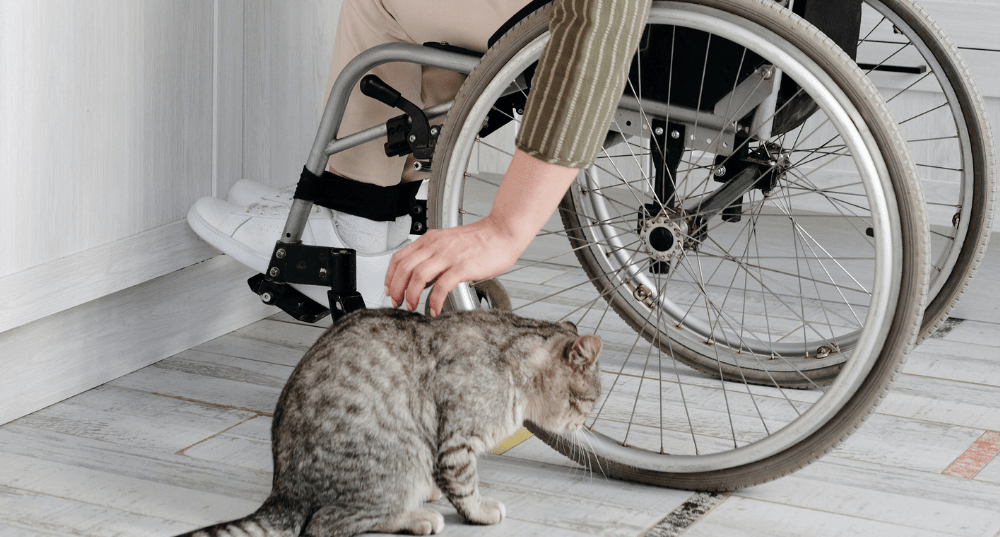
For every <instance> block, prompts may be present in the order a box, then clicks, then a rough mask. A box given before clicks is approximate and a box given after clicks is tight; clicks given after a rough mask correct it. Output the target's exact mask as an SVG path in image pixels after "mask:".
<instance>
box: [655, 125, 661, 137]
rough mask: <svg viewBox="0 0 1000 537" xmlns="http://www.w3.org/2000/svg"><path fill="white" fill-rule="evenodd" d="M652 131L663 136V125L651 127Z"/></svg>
mask: <svg viewBox="0 0 1000 537" xmlns="http://www.w3.org/2000/svg"><path fill="white" fill-rule="evenodd" d="M653 132H654V133H655V134H656V135H657V136H663V127H656V128H655V129H653Z"/></svg>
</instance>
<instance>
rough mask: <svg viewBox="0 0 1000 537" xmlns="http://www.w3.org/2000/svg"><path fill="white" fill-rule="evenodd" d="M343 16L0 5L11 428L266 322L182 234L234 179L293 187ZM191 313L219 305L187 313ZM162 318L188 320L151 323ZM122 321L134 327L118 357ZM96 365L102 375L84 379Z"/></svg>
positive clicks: (323, 11) (4, 393)
mask: <svg viewBox="0 0 1000 537" xmlns="http://www.w3.org/2000/svg"><path fill="white" fill-rule="evenodd" d="M339 10H340V0H283V1H281V2H273V1H272V2H267V1H265V0H86V1H84V0H0V118H2V119H0V192H2V195H0V231H2V233H0V297H2V300H0V371H3V372H4V373H3V374H0V423H3V422H4V421H7V420H9V419H12V418H13V417H16V415H19V414H20V413H24V412H29V411H31V410H34V409H35V408H37V407H38V406H39V405H41V404H48V403H50V402H54V401H53V397H55V396H59V397H65V396H68V395H72V394H73V393H77V392H78V391H80V390H82V389H87V388H89V387H91V386H93V385H96V384H99V383H101V382H105V381H107V380H110V378H113V376H108V375H120V374H123V373H125V372H128V370H130V369H134V368H136V367H141V366H143V365H145V364H147V363H151V362H152V361H155V360H158V359H160V358H163V357H165V356H167V355H169V353H173V352H178V351H180V350H183V349H184V348H188V347H190V346H192V345H196V344H198V343H200V342H201V341H204V340H205V339H208V338H211V337H216V336H217V335H220V334H222V333H225V332H228V331H230V330H232V329H234V328H237V327H238V326H242V325H243V324H246V323H248V322H252V321H253V320H255V319H256V318H260V317H261V316H263V315H266V314H268V313H269V312H271V311H272V310H271V309H268V308H264V307H263V306H261V305H259V301H258V300H257V299H256V297H254V296H253V295H252V293H250V292H249V291H248V290H247V289H246V285H245V283H244V281H245V279H246V277H247V274H244V273H243V271H242V269H241V268H239V267H238V266H236V265H235V264H232V263H228V262H225V260H224V259H221V260H219V261H215V260H213V261H212V262H210V263H208V264H201V265H196V264H197V263H200V262H202V261H205V260H207V259H210V258H214V257H215V256H217V255H218V253H217V252H215V251H214V250H213V249H211V248H210V247H208V246H207V245H205V244H204V243H203V242H202V241H200V240H199V239H198V238H197V237H196V236H195V235H194V234H193V233H192V232H191V231H190V230H189V228H188V226H187V223H186V221H185V215H186V213H187V210H188V209H189V208H190V206H191V205H192V204H193V203H194V202H195V200H197V199H198V198H199V197H201V196H208V195H213V194H215V195H218V196H220V197H224V196H225V193H226V192H227V191H228V188H229V186H230V185H232V184H233V183H234V182H235V181H237V180H238V179H239V178H241V177H250V178H253V179H257V180H261V181H264V182H267V183H270V184H273V185H282V186H283V185H287V184H291V183H294V182H295V181H296V180H297V179H298V174H299V170H300V169H301V167H302V165H303V164H304V163H305V159H306V156H307V155H308V153H309V148H310V146H311V144H312V140H313V137H314V135H315V129H316V126H317V125H318V122H319V115H320V112H321V109H322V103H321V102H320V101H321V100H322V97H323V91H324V89H325V84H326V78H327V68H328V66H329V58H330V54H331V51H332V48H333V35H334V32H335V30H336V24H337V13H338V12H339ZM182 269H183V270H182ZM177 271H181V272H177ZM227 271H228V273H231V274H232V276H231V277H226V276H225V275H226V274H227ZM168 275H170V276H168ZM178 275H181V276H178ZM161 280H162V281H163V282H165V281H168V280H169V281H171V282H173V283H171V285H172V286H173V288H171V287H170V286H167V285H165V284H162V283H158V282H161ZM187 286H190V288H187ZM198 286H202V287H205V289H203V290H202V291H200V292H198V293H195V294H193V295H192V293H191V289H192V288H197V287H198ZM180 287H186V288H184V289H181V288H180ZM137 296H142V297H144V300H147V301H148V308H147V307H145V306H144V305H143V304H142V303H139V302H136V301H135V297H137ZM194 296H198V297H203V298H209V297H213V296H215V297H216V298H217V300H216V301H214V302H213V301H212V300H209V301H207V302H205V301H204V300H203V301H202V302H200V304H201V305H200V306H196V305H195V303H193V302H184V301H182V300H181V299H180V297H186V298H185V300H192V297H194ZM212 304H216V305H218V310H216V311H213V308H211V307H208V308H206V307H205V306H206V305H212ZM167 306H169V307H172V308H173V310H174V311H175V312H179V315H172V316H171V315H167V316H166V317H164V318H157V319H152V318H148V317H149V316H148V315H144V312H143V310H147V311H146V312H145V313H148V312H149V311H160V312H161V313H163V312H165V311H167V310H169V309H170V308H169V307H167ZM124 307H127V308H132V309H133V310H134V314H133V315H126V317H125V318H126V319H135V320H136V322H135V326H134V327H132V329H131V330H126V331H121V330H119V331H117V332H115V335H114V337H115V338H117V339H119V340H122V339H124V340H125V341H124V342H123V341H107V338H108V337H110V334H111V333H112V332H108V331H107V330H106V328H107V326H106V325H107V324H108V322H118V323H120V322H122V308H124ZM165 308H166V309H165ZM81 312H87V314H86V315H81ZM69 319H72V323H71V324H69V325H67V324H65V323H63V322H60V321H61V320H69ZM102 319H103V320H102ZM112 319H114V321H112ZM143 319H145V321H143ZM41 327H47V328H46V330H40V328H41ZM118 328H120V327H118ZM154 336H155V337H154ZM69 337H72V338H76V341H73V345H70V346H67V345H66V338H69ZM157 339H159V340H164V341H167V340H169V341H170V342H171V343H170V344H169V345H156V344H154V343H155V341H157ZM129 340H132V341H133V342H146V343H144V344H142V345H138V346H136V345H131V346H129V345H127V343H128V342H129ZM123 343H125V345H124V347H123ZM178 347H179V348H178ZM122 348H128V349H129V351H128V352H127V353H122V352H121V349H122ZM53 353H58V354H61V356H58V357H54V356H51V355H52V354H53ZM60 360H61V361H60ZM108 361H112V362H115V363H116V364H117V366H116V367H111V368H104V369H102V367H103V366H104V365H105V364H106V363H107V362H108ZM88 363H91V364H92V365H94V367H92V368H90V369H91V370H106V374H99V375H96V376H94V375H82V374H80V371H84V370H88V368H87V367H86V365H87V364H88ZM32 364H36V365H35V366H32ZM41 364H48V365H47V366H46V367H45V370H44V371H43V370H42V369H41ZM60 364H61V365H60ZM49 366H51V367H49ZM70 371H73V372H74V373H73V374H72V375H70V376H69V377H68V378H64V377H67V374H68V372H70ZM85 376H86V377H88V378H87V379H86V380H81V381H79V382H76V381H75V380H74V379H80V378H82V377H85ZM105 377H107V378H105ZM27 386H30V387H31V391H32V392H33V393H35V395H32V394H29V393H27V391H26V390H27V388H26V387H27ZM50 386H51V387H52V388H51V389H48V387H50ZM39 392H43V393H41V395H38V393H39ZM48 392H52V393H51V394H50V393H48ZM53 394H56V395H53ZM36 395H38V396H37V397H36ZM32 398H34V399H37V401H38V402H37V403H35V402H31V401H30V400H32ZM15 401H16V404H14V402H15ZM26 401H27V402H26ZM14 407H16V408H17V409H18V410H17V412H14V411H12V410H11V409H12V408H14Z"/></svg>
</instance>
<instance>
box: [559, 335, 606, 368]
mask: <svg viewBox="0 0 1000 537" xmlns="http://www.w3.org/2000/svg"><path fill="white" fill-rule="evenodd" d="M601 345H602V343H601V338H599V337H597V336H580V337H578V338H576V341H575V342H573V346H572V347H570V350H569V353H568V354H567V356H566V359H567V360H568V361H569V365H570V367H572V368H573V371H576V372H580V371H585V370H586V369H588V368H590V367H591V366H593V365H594V364H595V363H597V355H598V354H600V353H601Z"/></svg>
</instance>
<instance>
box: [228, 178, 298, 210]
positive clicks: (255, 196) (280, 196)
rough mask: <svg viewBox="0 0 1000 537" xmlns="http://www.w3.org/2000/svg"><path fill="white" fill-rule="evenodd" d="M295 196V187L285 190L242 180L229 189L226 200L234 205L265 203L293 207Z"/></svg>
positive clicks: (287, 187) (288, 187)
mask: <svg viewBox="0 0 1000 537" xmlns="http://www.w3.org/2000/svg"><path fill="white" fill-rule="evenodd" d="M294 194H295V185H291V186H286V187H284V188H274V187H273V186H268V185H265V184H263V183H258V182H257V181H251V180H249V179H240V180H239V181H236V184H234V185H233V186H231V187H230V188H229V196H228V197H227V198H226V199H227V200H228V201H229V203H232V204H233V205H242V206H244V207H246V206H247V205H250V204H253V203H264V204H267V205H291V204H292V196H293V195H294Z"/></svg>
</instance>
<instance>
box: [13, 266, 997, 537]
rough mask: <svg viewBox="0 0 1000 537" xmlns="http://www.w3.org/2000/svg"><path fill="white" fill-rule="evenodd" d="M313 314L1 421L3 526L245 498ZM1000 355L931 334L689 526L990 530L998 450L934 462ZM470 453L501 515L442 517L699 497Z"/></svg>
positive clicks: (534, 281) (568, 465)
mask: <svg viewBox="0 0 1000 537" xmlns="http://www.w3.org/2000/svg"><path fill="white" fill-rule="evenodd" d="M522 276H524V279H525V280H528V281H522V282H516V283H512V284H511V285H510V288H512V289H514V290H515V291H516V292H515V294H516V295H518V297H519V299H521V300H525V299H528V298H529V297H530V292H531V289H532V288H533V286H538V285H542V284H544V283H545V282H546V281H551V280H553V279H561V280H560V281H562V280H566V281H570V280H569V278H572V274H567V273H559V272H558V271H548V272H546V271H542V270H538V271H533V272H527V271H525V272H524V273H522ZM571 303H572V299H571V297H567V303H566V305H571ZM546 307H560V306H559V304H555V305H551V306H549V305H547V306H546ZM323 326H329V322H324V323H321V326H319V327H316V326H310V325H304V324H302V323H297V322H290V320H289V319H288V318H287V316H285V315H283V314H279V315H275V316H273V317H272V318H269V319H265V320H262V321H259V322H257V323H254V324H252V325H249V326H247V327H245V328H243V329H240V330H236V331H234V332H232V333H230V334H227V335H224V336H222V337H219V338H217V339H215V340H212V341H209V342H206V343H204V344H202V345H199V346H197V347H195V348H193V349H190V350H187V351H184V352H181V353H179V354H177V355H175V356H173V357H171V358H168V359H165V360H162V361H160V362H158V363H156V364H153V365H151V366H149V367H146V368H144V369H141V370H139V371H136V372H134V373H132V374H129V375H125V376H123V377H121V378H118V379H116V380H114V381H112V382H110V383H107V384H105V385H103V386H100V387H98V388H95V389H93V390H90V391H88V392H85V393H83V394H80V395H78V396H76V397H73V398H70V399H68V400H66V401H63V402H61V403H58V404H56V405H52V406H50V407H48V408H45V409H43V410H40V411H38V412H35V413H33V414H30V415H28V416H25V417H24V418H21V419H19V420H16V421H14V422H12V423H9V424H7V425H5V426H2V427H0V536H2V537H7V536H22V535H23V536H29V535H30V536H81V535H85V536H119V535H121V536H125V535H151V536H169V535H175V534H177V533H180V532H182V531H187V530H190V529H192V528H194V527H197V526H200V525H206V524H210V523H214V522H217V521H221V520H226V519H232V518H237V517H240V516H243V515H245V514H247V513H249V512H251V511H253V510H254V509H255V508H256V507H257V506H258V505H259V504H260V502H261V501H262V500H263V499H264V498H265V497H266V496H267V493H268V491H269V489H270V478H271V456H270V444H269V437H270V426H271V414H272V412H273V407H274V404H275V402H276V400H277V397H278V394H279V393H280V390H281V388H282V386H283V385H284V382H285V380H286V379H287V378H288V375H289V374H290V373H291V371H292V368H293V366H294V364H295V363H296V362H297V361H298V359H299V358H301V356H302V354H303V353H304V352H305V350H306V349H307V348H308V347H309V346H310V345H311V344H312V343H313V342H314V341H315V340H316V338H318V337H319V335H320V334H322V331H323ZM626 336H627V334H624V333H623V338H625V337H626ZM633 337H634V336H633ZM623 342H624V343H627V340H626V339H623ZM610 343H611V344H612V345H613V344H615V343H614V342H610ZM998 356H1000V324H992V323H986V322H973V321H967V322H965V323H962V324H959V325H957V327H956V328H955V329H954V330H952V331H951V332H950V333H948V334H946V335H945V336H944V338H943V339H932V340H929V341H928V342H926V343H925V344H923V345H922V346H921V347H919V348H918V349H916V351H914V353H913V354H912V356H911V357H910V359H909V361H908V362H907V364H906V366H905V368H904V370H903V374H901V375H900V376H899V378H898V379H897V381H896V382H895V384H894V385H893V388H892V390H891V393H890V395H889V397H887V398H886V400H885V401H884V402H883V404H882V405H881V407H880V408H879V409H878V412H877V413H876V414H875V415H874V416H873V417H872V418H871V419H870V420H869V421H868V422H867V423H866V424H865V425H864V426H863V427H862V428H861V429H860V430H859V431H857V432H856V433H855V434H854V435H852V436H851V437H850V438H849V439H848V440H847V441H845V442H844V443H843V444H842V445H840V446H838V447H837V448H836V449H835V450H834V451H833V452H831V453H830V454H828V455H827V456H826V457H824V458H822V459H820V460H819V461H817V462H815V463H814V464H812V465H809V466H807V467H806V468H804V469H802V470H800V471H799V472H796V473H795V474H792V475H790V476H787V477H785V478H782V479H779V480H777V481H774V482H771V483H766V484H764V485H759V486H756V487H751V488H748V489H744V490H741V491H737V492H735V493H731V494H728V495H723V496H722V497H721V498H720V500H721V501H720V502H719V503H718V505H716V506H715V507H713V508H712V509H711V510H709V511H708V512H707V513H706V514H704V515H703V516H700V518H696V520H695V521H694V523H693V524H691V525H690V526H689V527H687V529H686V530H685V531H684V532H683V535H684V536H726V537H728V536H741V535H746V536H758V535H809V536H824V537H825V536H841V535H843V536H858V535H861V536H865V535H877V536H896V535H900V536H904V535H905V536H930V535H957V536H983V537H994V536H997V535H1000V508H998V506H1000V461H993V462H992V463H989V464H985V467H984V468H983V469H982V470H981V471H980V472H979V474H978V475H976V476H975V477H974V478H972V479H969V478H963V477H956V476H953V475H946V474H944V473H943V472H944V471H945V470H946V469H947V468H948V467H949V466H950V465H951V464H952V463H953V462H955V460H956V459H957V458H959V457H960V456H962V454H963V453H965V452H966V451H967V450H968V449H969V448H970V446H972V445H973V443H975V442H976V441H977V440H978V439H980V437H982V436H983V435H984V433H988V432H989V431H1000V359H998V358H997V357H998ZM691 379H692V380H691V382H692V383H693V384H696V383H697V382H699V381H698V378H697V377H696V376H692V377H691ZM808 395H809V394H808V393H807V392H803V393H801V394H797V396H801V397H805V398H808ZM479 469H480V476H481V488H482V491H483V492H484V494H485V495H487V496H491V497H495V498H497V499H499V500H501V501H503V502H504V503H505V504H506V506H507V514H508V518H507V519H506V520H505V521H504V522H503V523H502V524H500V525H498V526H492V527H483V526H471V525H466V524H464V522H463V520H462V518H461V517H460V516H459V515H458V514H457V513H456V512H455V510H454V509H453V508H452V507H451V506H450V505H448V503H447V502H446V501H443V500H442V501H439V502H437V503H436V504H433V507H434V508H436V509H438V510H439V511H441V512H442V513H443V514H444V515H445V519H446V522H447V524H448V526H447V530H446V531H447V535H453V536H463V537H464V536H497V537H499V536H517V537H525V536H539V537H542V536H544V537H575V536H585V535H601V536H623V537H624V536H640V535H644V534H645V533H646V531H647V530H648V529H649V528H651V527H653V526H654V525H656V523H657V522H658V521H660V520H661V519H663V518H664V517H666V516H667V515H668V514H670V513H671V512H673V511H674V510H675V509H681V508H682V506H683V504H685V502H687V501H689V500H690V499H691V498H692V497H693V496H692V493H691V492H688V491H680V490H672V489H666V488H657V487H651V486H645V485H637V484H632V483H625V482H621V481H615V480H609V479H607V478H605V477H604V476H603V475H601V473H600V471H599V470H597V471H594V472H591V471H588V470H585V469H583V468H581V467H579V466H578V465H576V464H574V463H572V462H570V461H569V460H568V459H565V458H564V457H562V456H561V455H559V454H558V453H556V452H555V451H553V450H551V449H550V448H548V447H547V446H546V445H544V444H543V443H541V442H540V441H538V440H537V439H535V438H531V439H529V440H528V441H526V442H524V443H522V444H520V445H518V446H516V447H514V448H513V449H511V450H510V451H508V452H506V453H505V454H504V455H502V456H495V455H487V456H483V457H482V458H481V459H480V464H479Z"/></svg>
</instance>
